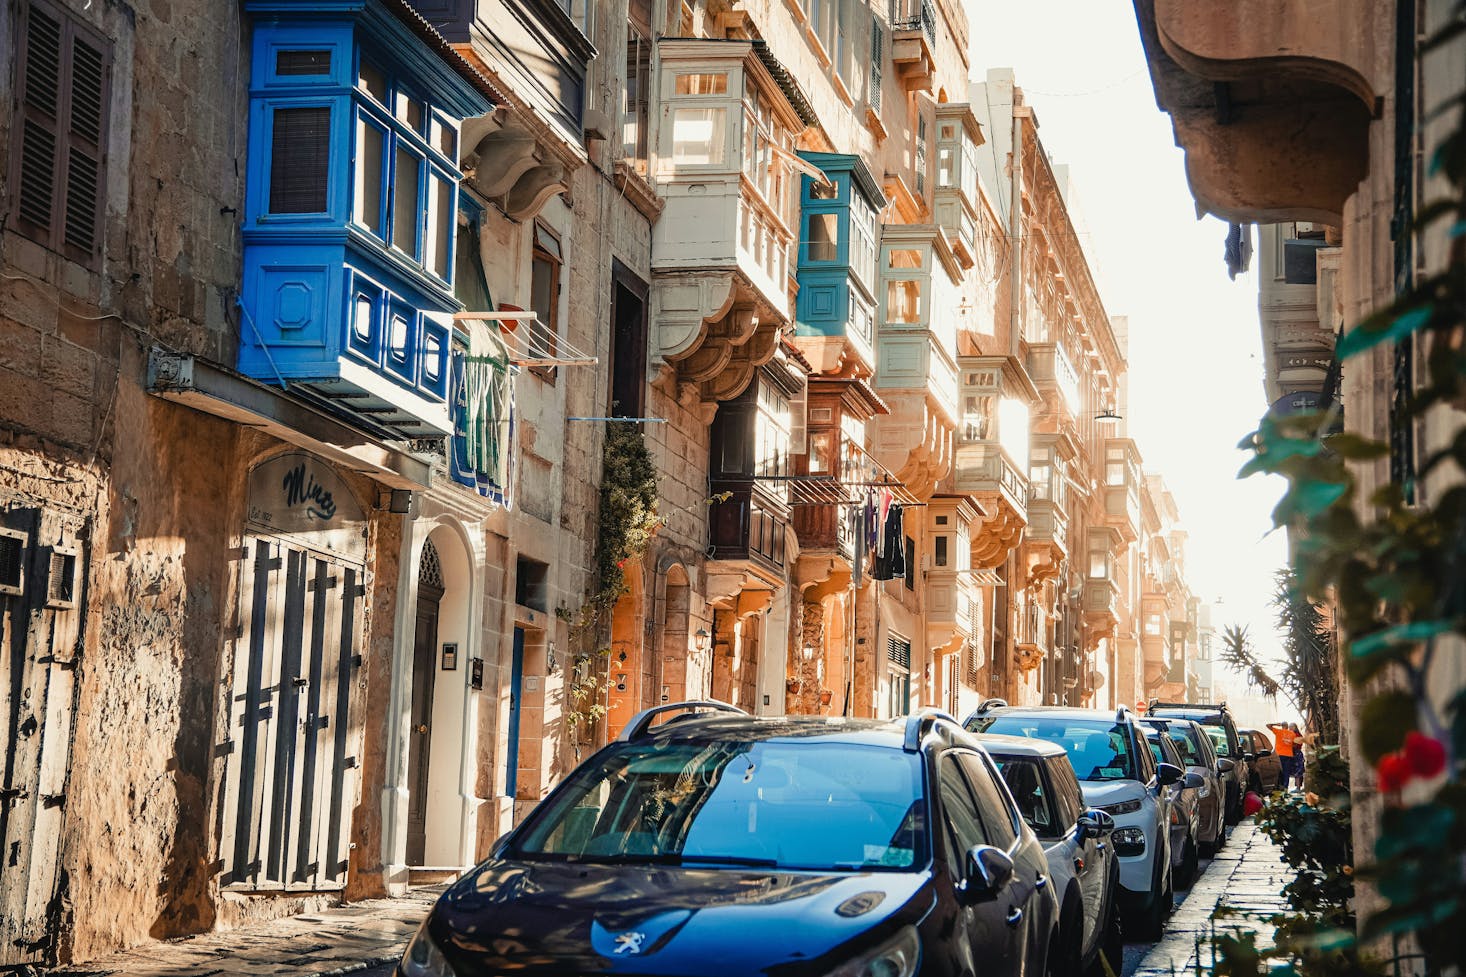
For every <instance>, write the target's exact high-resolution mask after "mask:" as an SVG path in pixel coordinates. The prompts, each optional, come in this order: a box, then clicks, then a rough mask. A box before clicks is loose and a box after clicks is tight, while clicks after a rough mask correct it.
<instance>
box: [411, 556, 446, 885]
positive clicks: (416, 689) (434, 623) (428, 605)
mask: <svg viewBox="0 0 1466 977" xmlns="http://www.w3.org/2000/svg"><path fill="white" fill-rule="evenodd" d="M442 601H443V561H442V558H441V557H440V556H439V555H438V548H437V547H436V546H434V545H433V541H432V540H431V539H429V540H428V541H427V542H426V543H424V544H423V548H422V557H421V558H420V559H419V560H418V564H417V627H416V630H415V632H414V635H413V643H412V725H411V728H410V729H411V731H410V734H409V737H410V738H409V741H408V744H409V745H408V752H407V789H408V796H409V801H408V806H407V864H409V865H423V864H425V862H424V861H423V855H424V847H425V845H426V843H427V816H428V774H429V772H430V771H431V770H432V755H433V754H432V750H433V698H434V693H435V692H436V691H437V678H438V614H439V611H440V609H441V605H442Z"/></svg>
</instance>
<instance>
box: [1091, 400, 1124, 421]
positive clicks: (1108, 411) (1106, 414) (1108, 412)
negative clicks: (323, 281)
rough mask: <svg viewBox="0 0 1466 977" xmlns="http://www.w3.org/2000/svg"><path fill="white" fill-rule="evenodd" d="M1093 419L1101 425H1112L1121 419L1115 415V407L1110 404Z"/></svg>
mask: <svg viewBox="0 0 1466 977" xmlns="http://www.w3.org/2000/svg"><path fill="white" fill-rule="evenodd" d="M1094 419H1095V420H1097V421H1099V422H1100V423H1102V424H1113V423H1115V422H1116V421H1118V420H1121V419H1122V418H1121V417H1120V415H1119V414H1117V413H1115V405H1114V404H1110V405H1108V406H1107V407H1105V409H1104V410H1103V411H1102V412H1101V413H1098V414H1096V415H1094Z"/></svg>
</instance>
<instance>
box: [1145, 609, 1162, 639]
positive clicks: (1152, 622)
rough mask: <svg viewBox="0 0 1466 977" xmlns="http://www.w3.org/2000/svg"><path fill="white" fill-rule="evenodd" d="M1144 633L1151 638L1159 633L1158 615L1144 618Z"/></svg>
mask: <svg viewBox="0 0 1466 977" xmlns="http://www.w3.org/2000/svg"><path fill="white" fill-rule="evenodd" d="M1145 633H1146V634H1148V635H1151V636H1153V637H1154V636H1158V635H1159V634H1160V633H1161V616H1160V615H1159V614H1147V615H1146V616H1145Z"/></svg>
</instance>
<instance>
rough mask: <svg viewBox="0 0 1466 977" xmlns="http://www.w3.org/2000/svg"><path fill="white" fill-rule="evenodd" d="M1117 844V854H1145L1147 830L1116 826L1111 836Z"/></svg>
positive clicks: (1127, 855)
mask: <svg viewBox="0 0 1466 977" xmlns="http://www.w3.org/2000/svg"><path fill="white" fill-rule="evenodd" d="M1110 840H1111V841H1113V842H1114V844H1115V854H1117V855H1124V856H1125V857H1127V858H1128V857H1130V856H1132V855H1144V854H1145V832H1144V831H1142V830H1140V829H1139V828H1135V827H1130V828H1116V829H1115V833H1114V834H1113V835H1111V836H1110Z"/></svg>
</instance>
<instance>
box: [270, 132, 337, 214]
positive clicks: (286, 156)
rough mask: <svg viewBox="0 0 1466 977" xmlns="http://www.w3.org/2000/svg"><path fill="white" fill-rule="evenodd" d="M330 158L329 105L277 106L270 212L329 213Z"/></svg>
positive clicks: (271, 150) (273, 139)
mask: <svg viewBox="0 0 1466 977" xmlns="http://www.w3.org/2000/svg"><path fill="white" fill-rule="evenodd" d="M330 162H331V109H330V108H329V107H310V108H278V109H275V112H274V130H273V132H272V134H271V144H270V213H272V214H321V213H325V211H326V187H327V181H328V180H329V179H330V175H331V166H330Z"/></svg>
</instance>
